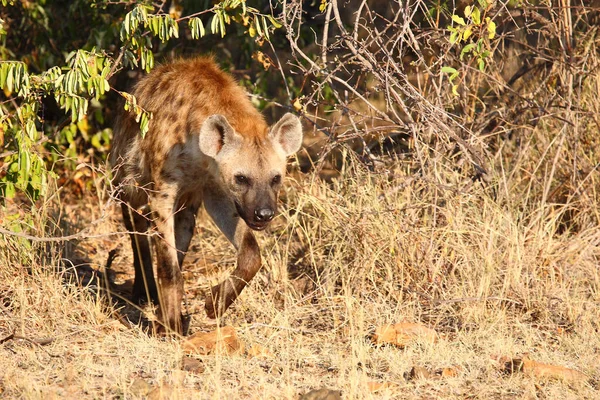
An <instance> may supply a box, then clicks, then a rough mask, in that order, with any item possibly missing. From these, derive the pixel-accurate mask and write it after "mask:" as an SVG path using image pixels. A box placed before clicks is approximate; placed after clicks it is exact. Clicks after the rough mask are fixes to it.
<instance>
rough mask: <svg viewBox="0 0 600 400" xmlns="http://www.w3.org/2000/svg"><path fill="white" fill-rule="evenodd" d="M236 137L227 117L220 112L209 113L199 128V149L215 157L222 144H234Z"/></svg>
mask: <svg viewBox="0 0 600 400" xmlns="http://www.w3.org/2000/svg"><path fill="white" fill-rule="evenodd" d="M237 139H238V135H237V133H235V131H234V130H233V128H232V127H231V125H229V122H228V121H227V118H225V117H224V116H222V115H220V114H215V115H211V116H210V117H208V118H207V119H206V121H204V123H203V124H202V128H200V151H202V152H203V153H204V154H206V155H207V156H209V157H212V158H215V157H216V156H217V154H219V152H220V151H221V150H222V149H223V147H224V146H227V145H230V144H234V143H235V142H236V141H237Z"/></svg>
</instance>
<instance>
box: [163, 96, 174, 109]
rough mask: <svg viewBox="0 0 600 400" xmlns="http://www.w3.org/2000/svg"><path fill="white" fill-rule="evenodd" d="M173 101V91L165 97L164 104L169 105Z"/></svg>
mask: <svg viewBox="0 0 600 400" xmlns="http://www.w3.org/2000/svg"><path fill="white" fill-rule="evenodd" d="M174 102H175V95H174V94H173V93H170V94H169V95H168V96H167V98H166V99H165V104H164V105H165V106H170V105H172V104H173V103H174Z"/></svg>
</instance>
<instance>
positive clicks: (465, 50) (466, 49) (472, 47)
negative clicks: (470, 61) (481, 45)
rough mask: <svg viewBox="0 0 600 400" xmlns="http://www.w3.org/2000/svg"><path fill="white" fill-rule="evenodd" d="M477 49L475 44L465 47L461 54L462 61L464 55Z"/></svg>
mask: <svg viewBox="0 0 600 400" xmlns="http://www.w3.org/2000/svg"><path fill="white" fill-rule="evenodd" d="M474 48H475V44H474V43H469V44H468V45H466V46H465V47H463V49H462V50H461V52H460V59H461V60H462V59H463V57H464V55H465V54H467V53H469V52H471V51H473V49H474Z"/></svg>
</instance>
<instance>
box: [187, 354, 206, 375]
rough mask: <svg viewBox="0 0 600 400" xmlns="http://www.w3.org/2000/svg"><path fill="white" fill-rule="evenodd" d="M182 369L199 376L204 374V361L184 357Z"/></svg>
mask: <svg viewBox="0 0 600 400" xmlns="http://www.w3.org/2000/svg"><path fill="white" fill-rule="evenodd" d="M181 364H182V369H183V370H184V371H187V372H190V373H192V374H196V375H199V374H201V373H203V372H204V370H205V368H204V364H202V361H200V360H197V359H195V358H193V357H188V356H183V360H182V363H181Z"/></svg>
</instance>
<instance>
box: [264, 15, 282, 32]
mask: <svg viewBox="0 0 600 400" xmlns="http://www.w3.org/2000/svg"><path fill="white" fill-rule="evenodd" d="M267 18H269V21H271V24H272V25H273V26H274V27H275V28H276V29H279V28H281V27H282V26H283V25H281V23H280V22H279V21H277V20H276V19H275V18H273V16H272V15H267Z"/></svg>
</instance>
